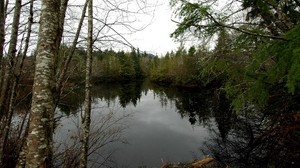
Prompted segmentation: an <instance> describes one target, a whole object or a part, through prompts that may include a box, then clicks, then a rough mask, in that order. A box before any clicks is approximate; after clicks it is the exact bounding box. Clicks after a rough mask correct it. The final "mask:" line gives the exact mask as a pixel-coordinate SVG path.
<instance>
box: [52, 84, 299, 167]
mask: <svg viewBox="0 0 300 168" xmlns="http://www.w3.org/2000/svg"><path fill="white" fill-rule="evenodd" d="M92 99H93V104H92V124H91V130H92V131H91V134H92V135H91V145H92V147H91V149H90V150H91V151H93V153H92V154H91V155H90V156H89V159H90V162H89V166H90V167H129V168H135V167H142V166H147V167H161V165H162V163H163V162H171V163H177V162H184V161H191V160H194V159H200V158H202V157H203V156H204V155H207V154H209V155H213V156H214V157H215V158H218V160H219V161H220V164H221V165H222V164H223V166H224V167H225V166H226V165H235V166H233V167H249V166H250V167H264V166H270V165H271V166H272V165H280V164H282V161H281V159H279V160H278V158H279V157H280V158H282V160H284V159H285V158H289V159H286V161H287V163H284V164H282V165H283V166H282V167H285V166H286V165H288V166H289V167H294V166H297V164H298V161H297V160H294V159H293V158H292V157H291V156H289V155H288V154H286V153H284V151H282V149H283V148H287V150H289V149H290V148H292V149H294V148H296V149H297V148H298V147H299V146H295V145H297V144H298V143H294V144H291V143H290V145H292V146H291V147H290V148H289V147H288V146H284V145H283V146H280V145H278V144H276V143H277V141H276V142H273V141H274V139H276V138H277V137H276V135H275V134H276V132H275V133H272V134H270V135H271V136H270V137H269V136H267V134H266V131H264V129H265V128H266V124H265V123H267V122H268V121H269V120H268V119H267V118H266V117H265V116H262V115H258V114H256V113H251V114H248V113H245V114H243V113H241V114H239V115H236V114H235V113H233V112H232V111H230V110H229V107H230V106H229V105H228V102H227V101H226V99H225V97H224V95H222V94H220V93H219V92H216V91H215V90H208V89H205V90H204V89H183V88H176V87H162V86H156V85H153V84H149V83H147V82H135V83H127V84H102V85H97V86H94V88H93V98H92ZM83 100H84V90H83V89H76V90H74V91H73V92H70V94H66V96H65V97H64V101H63V102H62V103H61V104H60V106H59V111H60V112H58V115H57V117H62V118H60V120H59V122H58V126H57V129H56V134H55V140H56V142H57V144H60V145H57V148H58V150H57V151H60V150H65V149H66V148H68V150H69V151H74V150H72V149H75V148H77V149H78V146H79V143H78V136H76V135H78V134H76V133H77V132H78V125H79V123H80V116H81V113H82V109H83V107H82V105H83ZM62 112H63V113H62ZM262 123H264V124H262ZM262 136H263V137H262ZM279 136H280V135H279ZM282 143H284V142H282ZM299 149H300V148H299ZM272 150H273V151H272ZM276 150H277V151H280V152H278V153H277V151H276ZM274 152H276V154H277V155H278V156H274V157H273V155H274ZM298 152H299V151H298ZM71 153H72V152H71ZM72 154H73V155H76V154H74V153H72ZM271 155H272V156H271ZM291 155H292V156H295V155H296V156H295V158H297V155H299V153H297V150H296V151H293V152H291ZM77 156H78V155H77ZM270 156H271V157H270ZM274 160H275V161H274ZM254 165H255V166H254ZM279 167H280V166H279Z"/></svg>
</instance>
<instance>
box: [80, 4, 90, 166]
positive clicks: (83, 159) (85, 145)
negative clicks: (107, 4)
mask: <svg viewBox="0 0 300 168" xmlns="http://www.w3.org/2000/svg"><path fill="white" fill-rule="evenodd" d="M92 52H93V0H89V2H88V44H87V57H86V69H85V72H86V74H85V75H86V76H85V101H84V103H85V104H84V118H83V126H82V134H83V135H82V145H81V156H80V167H81V168H86V167H87V158H88V149H89V133H90V123H91V72H92Z"/></svg>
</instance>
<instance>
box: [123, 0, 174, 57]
mask: <svg viewBox="0 0 300 168" xmlns="http://www.w3.org/2000/svg"><path fill="white" fill-rule="evenodd" d="M171 18H172V11H171V9H170V6H169V1H168V0H165V1H163V2H161V1H160V2H159V4H158V5H157V7H156V10H155V12H154V17H153V20H152V22H151V24H150V25H149V26H148V27H146V29H144V30H142V31H140V32H137V33H135V34H134V35H132V36H131V37H130V39H129V40H130V42H131V44H132V45H134V46H135V47H138V48H140V50H141V51H147V52H150V53H152V54H158V55H161V54H165V53H166V52H168V51H171V50H176V49H177V48H178V46H179V44H178V43H175V42H174V39H172V38H170V34H171V33H172V32H173V31H174V30H175V28H176V24H175V23H174V22H172V21H171ZM173 18H174V17H173ZM145 22H149V20H145Z"/></svg>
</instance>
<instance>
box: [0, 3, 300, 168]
mask: <svg viewBox="0 0 300 168" xmlns="http://www.w3.org/2000/svg"><path fill="white" fill-rule="evenodd" d="M127 3H128V4H127ZM132 3H135V2H127V1H122V2H121V1H120V2H110V1H106V0H105V1H104V2H103V4H104V5H103V6H101V4H100V5H99V4H98V3H97V4H96V3H95V4H93V0H86V1H85V3H84V4H80V5H77V4H75V5H74V4H71V3H70V2H69V1H68V0H42V1H41V2H40V1H34V0H23V1H21V0H16V1H15V2H12V1H9V0H7V1H1V2H0V65H1V68H0V70H1V72H0V88H1V93H0V94H1V95H0V137H1V138H0V140H1V142H0V167H54V164H53V163H54V162H57V160H56V161H55V157H54V156H53V153H54V152H53V143H54V142H53V133H54V132H55V122H56V121H55V109H56V107H57V106H59V105H60V102H61V98H62V95H63V94H64V93H66V92H68V91H69V90H70V88H72V87H73V86H74V85H81V86H83V87H84V88H85V91H84V93H82V95H84V115H83V116H82V125H81V131H82V134H81V137H80V143H81V148H80V152H79V155H80V158H78V160H77V162H76V163H77V164H76V166H80V167H87V165H88V163H87V162H88V159H87V158H88V155H89V137H90V136H89V135H90V132H89V131H90V122H91V121H90V120H91V119H90V118H91V116H90V113H91V88H92V86H93V85H96V84H97V83H103V82H112V83H113V82H119V83H126V82H129V81H141V80H145V79H147V80H148V79H149V80H150V81H151V82H153V83H156V84H159V85H164V86H170V85H173V86H178V87H179V86H180V87H187V88H197V89H199V88H200V89H209V90H214V94H215V95H216V96H217V97H218V96H219V97H222V98H223V99H224V101H226V102H228V103H229V104H230V105H229V106H230V107H229V109H230V111H231V112H232V113H234V114H236V115H253V114H255V115H256V114H257V115H260V116H263V119H262V120H263V121H264V122H263V125H260V126H258V128H259V129H261V130H257V131H260V132H259V133H260V134H259V135H260V137H259V139H254V138H253V137H250V138H253V142H252V145H253V146H255V143H256V141H264V140H266V139H267V138H266V137H274V139H276V140H274V142H273V144H275V145H274V146H272V148H274V151H275V152H278V153H276V154H275V153H273V155H278V156H279V157H280V159H279V161H280V163H278V162H276V163H275V162H274V163H271V164H268V166H269V167H276V166H279V167H297V166H299V165H300V163H299V156H300V145H299V140H300V132H299V131H300V45H299V44H300V25H299V23H300V2H299V1H298V0H253V1H252V0H242V1H228V2H223V1H218V0H212V1H198V0H197V1H187V0H170V6H171V8H172V9H173V11H174V14H175V15H176V18H174V19H173V21H174V22H176V23H177V29H176V30H174V32H173V33H172V34H171V37H172V38H174V39H175V40H178V41H180V42H181V45H180V47H179V48H178V49H177V50H176V51H170V52H168V53H166V54H165V55H159V56H157V55H153V54H150V53H147V52H145V51H140V49H138V48H135V47H134V46H131V45H130V43H129V42H128V41H127V40H126V39H125V38H124V36H122V34H120V33H119V32H118V31H117V30H116V29H114V27H113V26H114V25H117V26H119V25H122V26H124V27H125V29H128V30H130V31H131V33H133V31H135V30H137V29H135V28H132V27H131V26H130V23H132V20H131V19H130V18H131V17H132V16H134V15H137V14H139V12H142V13H143V12H144V9H148V8H151V5H149V4H147V2H146V1H143V0H141V1H140V0H138V1H136V3H137V4H138V5H137V6H139V9H137V10H136V9H133V11H130V10H131V9H130V4H132ZM124 4H125V5H124ZM126 4H127V5H126ZM97 5H98V6H97ZM72 10H74V11H77V13H76V16H75V14H74V16H73V15H72V14H70V13H72V12H70V11H72ZM115 11H117V12H116V13H114V14H112V15H111V13H113V12H115ZM68 12H69V13H68ZM101 12H102V13H101ZM144 13H145V12H144ZM103 14H104V15H103ZM110 17H112V19H109V18H110ZM75 20H76V24H78V25H76V26H77V27H76V26H74V23H72V22H74V21H75ZM74 27H76V28H75V29H74ZM111 32H112V33H111ZM126 33H128V32H125V33H124V34H126ZM185 41H193V42H192V45H185ZM115 43H121V44H125V45H127V46H129V47H128V48H129V49H128V50H125V51H122V50H117V49H116V50H115V49H113V46H114V45H115ZM197 89H195V90H197ZM219 97H218V98H219ZM124 104H126V103H124ZM218 115H222V114H218ZM192 120H195V119H192ZM16 121H17V122H16ZM261 132H263V133H261ZM255 133H256V132H255ZM255 133H253V134H255ZM268 139H269V138H268ZM251 140H252V139H251ZM266 148H267V147H266ZM282 149H284V150H285V151H281V150H282ZM219 150H221V149H219ZM260 150H261V154H262V155H264V153H263V151H264V150H265V148H264V147H262V148H261V149H260ZM220 153H221V152H220ZM270 157H273V156H270ZM64 166H65V167H68V166H70V165H68V163H64Z"/></svg>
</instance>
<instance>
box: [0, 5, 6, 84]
mask: <svg viewBox="0 0 300 168" xmlns="http://www.w3.org/2000/svg"><path fill="white" fill-rule="evenodd" d="M4 9H5V8H4V0H2V1H0V70H1V68H2V58H3V49H4V38H5V10H4ZM0 83H1V82H0ZM0 86H1V85H0Z"/></svg>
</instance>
